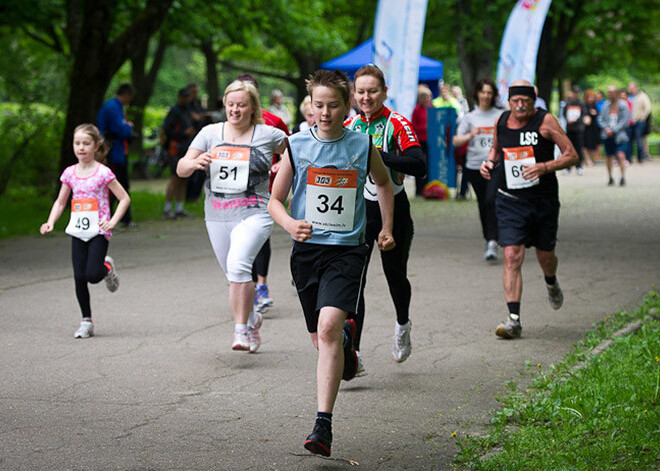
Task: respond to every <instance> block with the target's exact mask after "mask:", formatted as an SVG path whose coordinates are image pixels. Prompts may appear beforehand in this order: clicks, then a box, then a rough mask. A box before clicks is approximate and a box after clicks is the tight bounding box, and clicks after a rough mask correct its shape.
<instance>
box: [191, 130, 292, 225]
mask: <svg viewBox="0 0 660 471" xmlns="http://www.w3.org/2000/svg"><path fill="white" fill-rule="evenodd" d="M224 124H225V123H216V124H209V125H208V126H204V127H203V128H202V129H201V130H200V131H199V133H198V134H197V135H196V136H195V138H194V139H193V141H192V142H191V143H190V147H191V148H193V149H197V150H201V151H202V152H210V153H212V154H213V153H214V152H217V148H227V146H228V147H229V148H231V147H235V148H238V150H241V148H242V149H243V150H249V170H247V171H246V173H247V178H246V180H245V182H244V183H245V184H244V187H245V189H244V190H242V191H237V190H235V189H234V190H231V191H227V192H218V191H213V189H212V183H211V170H210V169H209V170H207V172H206V181H205V182H204V193H205V195H206V198H205V200H204V214H205V217H206V220H207V221H230V220H237V219H243V218H246V217H248V216H251V215H253V214H259V213H268V207H267V206H268V200H269V199H270V192H269V191H268V184H269V183H270V177H269V170H270V167H271V164H272V160H273V151H274V150H275V149H277V147H279V145H280V144H281V143H282V141H283V140H284V139H285V138H286V134H285V133H284V131H282V130H280V129H277V128H274V127H272V126H268V125H266V124H257V125H256V126H255V127H254V133H253V134H252V141H251V142H250V144H247V145H236V144H233V143H229V142H226V141H225V140H224V139H223V129H224ZM228 163H229V165H228V166H225V168H223V170H222V171H221V172H220V175H221V176H225V177H226V176H229V177H230V178H231V177H232V176H238V177H239V179H240V177H241V176H243V177H245V176H246V175H245V173H243V172H242V169H241V168H240V167H231V162H230V161H228ZM213 165H214V164H213V163H212V166H213ZM234 169H236V170H237V171H234V172H232V170H234ZM215 173H216V174H217V173H218V171H217V170H216V171H215ZM217 184H218V183H216V182H214V183H213V185H214V186H213V188H215V185H217ZM238 186H240V185H238ZM238 186H236V187H237V188H238Z"/></svg>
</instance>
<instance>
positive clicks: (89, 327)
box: [73, 318, 94, 339]
mask: <svg viewBox="0 0 660 471" xmlns="http://www.w3.org/2000/svg"><path fill="white" fill-rule="evenodd" d="M85 319H88V318H85ZM93 336H94V322H92V320H91V319H89V320H84V319H83V320H82V321H80V327H78V330H76V333H75V334H73V338H74V339H88V338H90V337H93Z"/></svg>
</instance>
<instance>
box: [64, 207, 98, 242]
mask: <svg viewBox="0 0 660 471" xmlns="http://www.w3.org/2000/svg"><path fill="white" fill-rule="evenodd" d="M64 232H66V233H67V234H69V235H70V236H73V237H76V238H78V239H80V240H83V241H85V242H87V241H88V240H90V239H92V238H93V237H96V236H97V235H99V202H98V201H97V200H96V198H88V199H74V200H71V219H70V220H69V224H68V225H67V226H66V229H65V230H64Z"/></svg>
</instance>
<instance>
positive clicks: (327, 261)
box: [291, 242, 367, 333]
mask: <svg viewBox="0 0 660 471" xmlns="http://www.w3.org/2000/svg"><path fill="white" fill-rule="evenodd" d="M366 253H367V249H366V246H364V245H358V246H343V245H321V244H309V243H302V242H294V243H293V249H292V250H291V275H292V276H293V281H294V283H295V284H296V289H297V291H298V298H299V299H300V304H301V305H302V309H303V314H304V315H305V322H306V324H307V330H308V331H309V332H310V333H313V332H316V330H317V325H318V320H319V312H320V311H321V308H323V307H328V306H329V307H336V308H338V309H341V310H343V311H346V312H347V313H348V314H349V317H352V316H353V315H354V314H355V312H357V305H358V300H359V299H360V292H361V291H362V288H363V287H362V284H361V280H362V272H363V270H364V269H365V259H366Z"/></svg>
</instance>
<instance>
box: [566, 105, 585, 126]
mask: <svg viewBox="0 0 660 471" xmlns="http://www.w3.org/2000/svg"><path fill="white" fill-rule="evenodd" d="M581 114H582V108H580V107H579V106H567V107H566V121H567V122H568V123H574V122H576V121H577V120H578V119H580V115H581Z"/></svg>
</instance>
